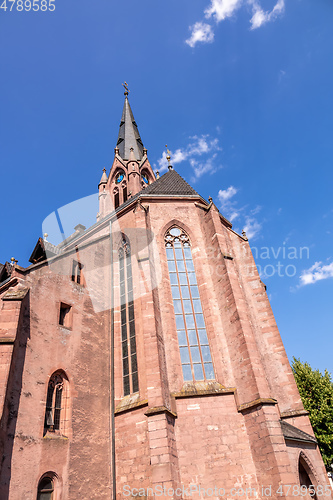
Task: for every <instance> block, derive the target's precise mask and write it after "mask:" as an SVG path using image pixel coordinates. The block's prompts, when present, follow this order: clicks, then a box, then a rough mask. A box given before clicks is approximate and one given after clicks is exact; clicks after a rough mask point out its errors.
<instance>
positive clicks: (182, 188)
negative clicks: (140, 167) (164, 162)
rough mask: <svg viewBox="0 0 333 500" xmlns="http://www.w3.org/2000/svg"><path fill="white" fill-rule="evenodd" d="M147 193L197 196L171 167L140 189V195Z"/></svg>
mask: <svg viewBox="0 0 333 500" xmlns="http://www.w3.org/2000/svg"><path fill="white" fill-rule="evenodd" d="M147 194H156V195H171V196H172V195H187V196H199V194H198V193H197V192H196V191H195V190H194V189H193V188H192V187H191V186H190V185H189V184H188V183H187V182H186V181H185V180H184V179H183V178H182V177H181V176H180V175H179V174H178V172H176V170H173V169H170V170H168V172H166V174H164V175H162V177H160V178H159V179H157V180H156V181H154V182H153V183H152V184H149V186H147V187H146V188H145V189H143V190H142V191H140V195H147Z"/></svg>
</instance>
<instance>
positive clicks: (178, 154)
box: [157, 134, 222, 181]
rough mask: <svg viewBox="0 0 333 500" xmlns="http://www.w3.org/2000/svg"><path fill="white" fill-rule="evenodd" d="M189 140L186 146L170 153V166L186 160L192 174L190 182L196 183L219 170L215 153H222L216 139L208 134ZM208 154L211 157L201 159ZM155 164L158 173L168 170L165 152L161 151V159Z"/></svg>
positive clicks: (219, 166) (195, 136)
mask: <svg viewBox="0 0 333 500" xmlns="http://www.w3.org/2000/svg"><path fill="white" fill-rule="evenodd" d="M189 139H190V142H189V144H188V145H187V146H185V147H184V148H178V149H176V150H175V151H173V152H172V151H171V164H172V165H173V166H174V165H177V164H178V163H181V162H183V161H185V160H188V161H189V163H190V165H191V167H192V168H193V173H194V176H193V177H192V181H196V180H197V179H199V178H200V177H201V176H202V175H203V174H205V173H209V174H213V173H214V172H216V170H218V169H219V168H221V165H219V163H218V161H217V160H216V157H217V152H218V151H222V148H221V147H220V145H219V140H218V139H216V138H211V137H210V136H209V135H208V134H204V135H201V136H197V135H194V136H193V137H190V138H189ZM208 154H211V156H210V157H208V158H204V159H203V158H202V157H203V156H206V155H208ZM199 158H200V160H199ZM157 163H158V166H159V171H160V173H162V172H165V171H166V170H167V169H168V162H167V159H166V152H165V151H163V154H162V157H161V158H160V159H159V160H158V161H157Z"/></svg>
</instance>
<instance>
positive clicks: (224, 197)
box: [218, 186, 238, 204]
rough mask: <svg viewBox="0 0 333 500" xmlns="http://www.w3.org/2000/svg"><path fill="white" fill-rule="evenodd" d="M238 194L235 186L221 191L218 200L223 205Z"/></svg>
mask: <svg viewBox="0 0 333 500" xmlns="http://www.w3.org/2000/svg"><path fill="white" fill-rule="evenodd" d="M237 192H238V189H236V188H235V187H234V186H229V187H228V188H227V189H220V191H219V194H218V198H219V200H220V202H221V203H222V204H223V203H225V202H226V201H229V200H230V198H232V197H233V196H235V194H236V193H237Z"/></svg>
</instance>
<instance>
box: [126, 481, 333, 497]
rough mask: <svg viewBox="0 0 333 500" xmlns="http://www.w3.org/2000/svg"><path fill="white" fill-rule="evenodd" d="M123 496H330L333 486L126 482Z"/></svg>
mask: <svg viewBox="0 0 333 500" xmlns="http://www.w3.org/2000/svg"><path fill="white" fill-rule="evenodd" d="M122 493H123V496H124V497H126V498H155V497H169V498H191V497H193V496H195V497H196V498H223V497H225V498H279V497H286V496H289V497H295V498H296V497H301V498H305V497H306V498H309V497H311V498H320V497H323V498H330V497H331V496H332V493H333V492H332V488H331V487H330V486H328V485H325V486H322V485H317V486H300V485H297V484H284V485H280V486H278V487H277V488H276V487H273V485H267V486H259V487H256V488H254V487H250V486H248V487H240V486H235V487H233V488H230V489H225V488H223V487H221V486H211V487H203V486H201V485H198V484H191V485H189V486H184V485H181V486H179V487H178V488H170V487H167V486H163V485H162V484H157V485H155V486H154V487H152V488H151V487H147V488H133V487H131V486H130V485H128V484H126V485H124V486H123V491H122Z"/></svg>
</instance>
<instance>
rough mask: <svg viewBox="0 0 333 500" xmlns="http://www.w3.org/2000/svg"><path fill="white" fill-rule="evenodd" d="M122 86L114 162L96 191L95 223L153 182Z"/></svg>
mask: <svg viewBox="0 0 333 500" xmlns="http://www.w3.org/2000/svg"><path fill="white" fill-rule="evenodd" d="M128 93H129V91H128V87H127V85H126V84H125V102H124V108H123V113H122V116H121V120H120V126H119V134H118V140H117V144H116V147H115V150H114V154H115V156H114V160H113V165H112V167H111V170H110V173H109V176H107V175H106V171H105V170H104V171H103V175H102V178H101V181H100V183H99V185H98V189H99V213H98V220H99V219H100V218H103V217H104V216H105V215H106V214H107V213H108V212H110V211H111V210H112V209H117V208H118V207H119V206H120V205H122V204H123V203H125V202H126V201H127V200H128V199H129V198H131V197H132V196H134V195H136V194H137V193H138V192H139V191H141V190H142V189H144V188H145V187H146V186H147V185H149V184H151V183H152V182H153V181H154V180H155V174H154V172H153V170H152V168H151V166H150V163H149V160H148V157H147V149H146V148H145V147H144V146H143V144H142V140H141V137H140V134H139V130H138V126H137V124H136V122H135V119H134V116H133V113H132V110H131V106H130V103H129V101H128Z"/></svg>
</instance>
